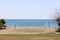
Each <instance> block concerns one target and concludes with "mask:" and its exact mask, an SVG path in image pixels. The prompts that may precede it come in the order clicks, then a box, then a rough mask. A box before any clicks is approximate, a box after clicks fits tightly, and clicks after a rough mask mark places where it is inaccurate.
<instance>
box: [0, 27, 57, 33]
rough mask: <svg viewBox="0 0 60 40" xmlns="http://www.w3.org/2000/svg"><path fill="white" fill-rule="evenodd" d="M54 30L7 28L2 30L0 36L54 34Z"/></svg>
mask: <svg viewBox="0 0 60 40" xmlns="http://www.w3.org/2000/svg"><path fill="white" fill-rule="evenodd" d="M55 30H56V29H54V28H50V29H49V28H6V29H4V30H0V34H42V33H49V32H54V31H55Z"/></svg>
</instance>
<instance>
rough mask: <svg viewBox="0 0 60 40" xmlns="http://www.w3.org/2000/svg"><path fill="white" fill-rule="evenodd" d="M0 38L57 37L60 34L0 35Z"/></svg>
mask: <svg viewBox="0 0 60 40" xmlns="http://www.w3.org/2000/svg"><path fill="white" fill-rule="evenodd" d="M0 36H8V37H59V38H60V34H0Z"/></svg>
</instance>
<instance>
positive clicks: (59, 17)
mask: <svg viewBox="0 0 60 40" xmlns="http://www.w3.org/2000/svg"><path fill="white" fill-rule="evenodd" d="M54 17H55V20H56V22H57V24H58V26H59V29H58V30H57V32H60V10H57V11H56V15H55V16H54Z"/></svg>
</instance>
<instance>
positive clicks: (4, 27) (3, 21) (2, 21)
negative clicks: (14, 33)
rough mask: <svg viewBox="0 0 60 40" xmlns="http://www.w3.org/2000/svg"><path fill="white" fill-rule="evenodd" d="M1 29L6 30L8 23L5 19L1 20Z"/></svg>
mask: <svg viewBox="0 0 60 40" xmlns="http://www.w3.org/2000/svg"><path fill="white" fill-rule="evenodd" d="M0 29H6V22H5V20H4V19H0Z"/></svg>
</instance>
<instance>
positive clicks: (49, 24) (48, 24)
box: [48, 22, 50, 32]
mask: <svg viewBox="0 0 60 40" xmlns="http://www.w3.org/2000/svg"><path fill="white" fill-rule="evenodd" d="M48 27H49V32H50V23H49V22H48Z"/></svg>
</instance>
